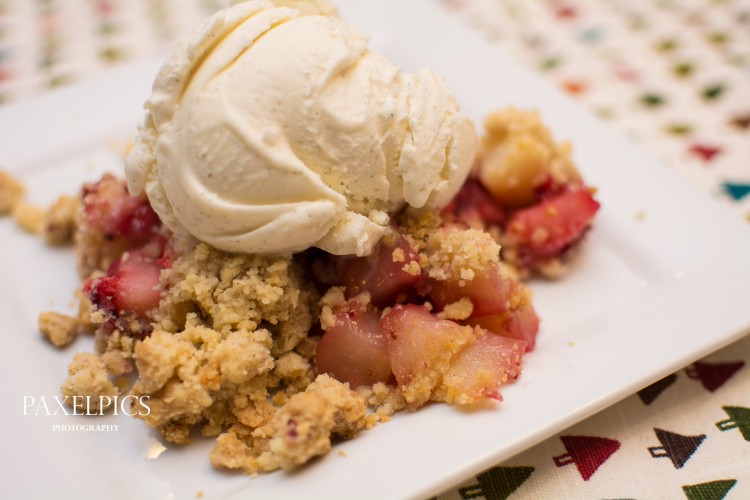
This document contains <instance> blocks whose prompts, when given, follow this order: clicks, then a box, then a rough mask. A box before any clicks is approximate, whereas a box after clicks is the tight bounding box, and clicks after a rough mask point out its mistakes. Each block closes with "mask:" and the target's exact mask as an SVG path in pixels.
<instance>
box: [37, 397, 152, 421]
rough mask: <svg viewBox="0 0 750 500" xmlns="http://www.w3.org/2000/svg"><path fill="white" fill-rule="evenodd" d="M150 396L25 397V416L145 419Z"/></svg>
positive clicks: (149, 411)
mask: <svg viewBox="0 0 750 500" xmlns="http://www.w3.org/2000/svg"><path fill="white" fill-rule="evenodd" d="M149 399H150V396H134V395H132V394H128V395H127V396H124V397H120V396H52V397H51V398H49V397H45V396H38V397H35V396H24V397H23V415H24V416H35V417H38V416H47V417H52V416H59V415H104V414H108V413H110V409H112V411H111V413H112V414H114V415H119V414H120V413H122V414H124V415H128V416H131V417H133V416H140V417H144V416H146V415H149V414H150V413H151V407H149V405H148V402H149Z"/></svg>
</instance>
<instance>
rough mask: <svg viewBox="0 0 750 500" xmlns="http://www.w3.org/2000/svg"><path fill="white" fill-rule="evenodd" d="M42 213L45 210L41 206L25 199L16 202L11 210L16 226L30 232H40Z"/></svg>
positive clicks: (42, 220) (42, 222) (42, 219)
mask: <svg viewBox="0 0 750 500" xmlns="http://www.w3.org/2000/svg"><path fill="white" fill-rule="evenodd" d="M44 214H45V211H44V209H43V208H41V207H38V206H36V205H33V204H31V203H27V202H25V201H20V202H18V203H16V206H15V209H14V210H13V217H15V219H16V223H17V224H18V226H19V227H20V228H21V229H23V230H24V231H26V232H27V233H30V234H40V233H41V232H42V227H43V225H44Z"/></svg>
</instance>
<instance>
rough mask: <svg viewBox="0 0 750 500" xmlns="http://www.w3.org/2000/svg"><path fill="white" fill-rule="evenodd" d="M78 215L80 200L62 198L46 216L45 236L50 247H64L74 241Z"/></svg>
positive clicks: (68, 197)
mask: <svg viewBox="0 0 750 500" xmlns="http://www.w3.org/2000/svg"><path fill="white" fill-rule="evenodd" d="M77 214H78V198H76V197H75V196H61V197H60V198H58V199H57V201H55V203H53V204H52V206H51V207H50V208H49V210H47V212H46V213H45V214H44V222H43V229H42V231H43V235H44V239H45V241H46V242H47V243H48V244H50V245H64V244H68V243H71V242H72V241H73V235H74V234H75V231H76V218H77Z"/></svg>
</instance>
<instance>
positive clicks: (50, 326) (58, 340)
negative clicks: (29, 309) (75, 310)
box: [39, 312, 80, 347]
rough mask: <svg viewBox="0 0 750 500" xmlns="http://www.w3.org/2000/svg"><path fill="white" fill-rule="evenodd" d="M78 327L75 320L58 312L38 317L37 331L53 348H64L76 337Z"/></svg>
mask: <svg viewBox="0 0 750 500" xmlns="http://www.w3.org/2000/svg"><path fill="white" fill-rule="evenodd" d="M79 329H80V325H79V323H78V319H77V318H73V317H71V316H67V315H65V314H60V313H58V312H43V313H41V314H40V315H39V331H40V332H41V333H42V335H44V337H45V338H46V339H47V340H49V341H50V342H51V343H52V345H54V346H55V347H65V346H67V345H69V344H70V343H71V342H73V341H74V340H75V339H76V337H78V331H79Z"/></svg>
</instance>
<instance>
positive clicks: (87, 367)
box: [61, 352, 120, 410]
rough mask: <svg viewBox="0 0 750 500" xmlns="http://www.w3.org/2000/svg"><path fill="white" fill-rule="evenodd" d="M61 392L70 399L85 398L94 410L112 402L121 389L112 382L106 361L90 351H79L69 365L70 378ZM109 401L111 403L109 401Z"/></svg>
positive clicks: (76, 400) (78, 399)
mask: <svg viewBox="0 0 750 500" xmlns="http://www.w3.org/2000/svg"><path fill="white" fill-rule="evenodd" d="M61 392H62V394H63V396H67V397H68V398H69V400H66V401H69V402H71V401H75V402H76V404H77V402H78V401H81V400H85V401H87V403H88V404H89V408H90V409H92V410H100V409H101V407H102V406H104V407H107V406H109V404H111V402H112V400H113V398H114V396H116V395H117V394H118V393H119V392H120V391H119V389H118V388H117V387H116V386H115V384H113V383H112V381H111V380H110V378H109V373H108V372H107V369H106V367H105V365H104V361H102V359H101V358H100V357H99V356H97V355H96V354H92V353H90V352H79V353H78V354H76V355H75V356H73V360H72V361H71V362H70V365H69V366H68V378H67V379H66V380H65V382H64V383H63V385H62V389H61ZM108 402H109V403H108Z"/></svg>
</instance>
